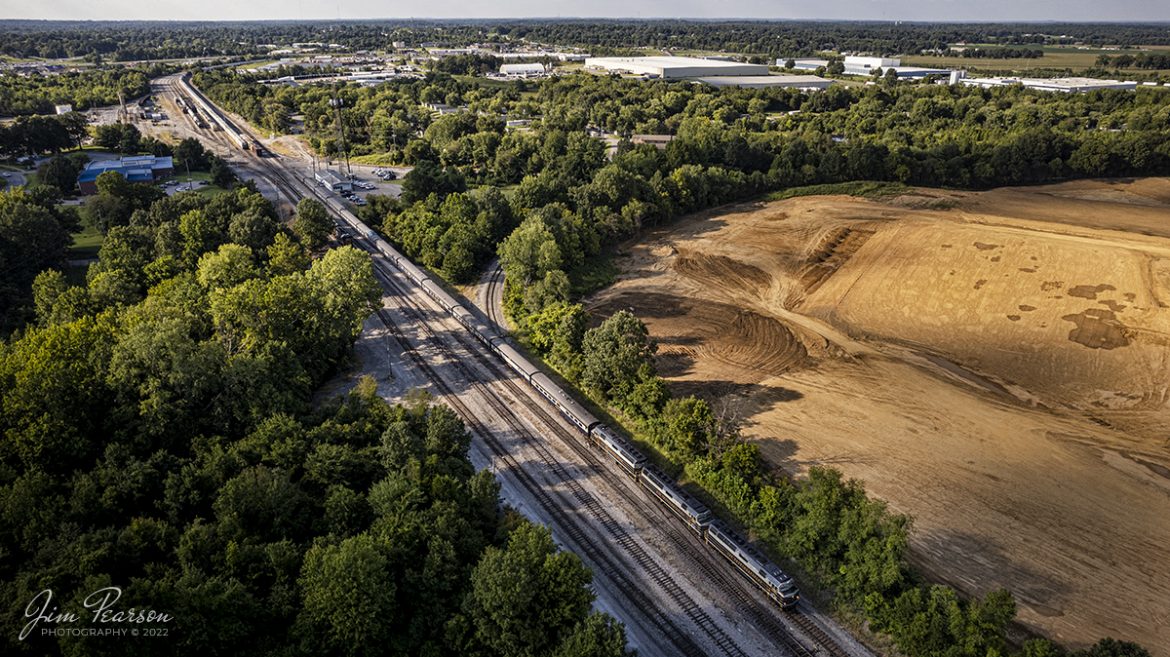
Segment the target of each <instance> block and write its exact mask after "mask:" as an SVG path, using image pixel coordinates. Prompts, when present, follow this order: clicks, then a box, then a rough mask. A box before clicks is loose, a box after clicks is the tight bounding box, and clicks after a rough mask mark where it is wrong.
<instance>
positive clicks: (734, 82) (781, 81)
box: [699, 75, 833, 91]
mask: <svg viewBox="0 0 1170 657" xmlns="http://www.w3.org/2000/svg"><path fill="white" fill-rule="evenodd" d="M699 82H703V83H706V84H709V85H711V86H712V87H741V88H743V89H766V88H768V87H782V88H785V89H801V90H803V91H820V90H821V89H828V88H829V85H831V84H833V81H832V80H828V79H825V78H822V77H820V76H817V75H718V76H709V77H702V78H699Z"/></svg>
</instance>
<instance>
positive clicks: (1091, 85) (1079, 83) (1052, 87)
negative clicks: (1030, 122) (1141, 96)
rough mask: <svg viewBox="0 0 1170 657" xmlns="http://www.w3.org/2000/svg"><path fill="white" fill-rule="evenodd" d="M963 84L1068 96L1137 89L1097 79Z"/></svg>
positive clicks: (1000, 80)
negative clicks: (1013, 87) (1017, 86)
mask: <svg viewBox="0 0 1170 657" xmlns="http://www.w3.org/2000/svg"><path fill="white" fill-rule="evenodd" d="M961 82H962V83H963V84H965V85H967V86H970V87H983V88H984V89H990V88H992V87H1010V86H1012V85H1020V86H1022V87H1024V88H1025V89H1036V90H1037V91H1054V92H1058V93H1066V94H1083V93H1088V92H1090V91H1099V90H1101V89H1120V90H1122V91H1133V90H1134V89H1137V82H1122V81H1120V80H1098V79H1096V78H1048V79H1043V78H966V79H964V80H962V81H961Z"/></svg>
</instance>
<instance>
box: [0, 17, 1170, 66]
mask: <svg viewBox="0 0 1170 657" xmlns="http://www.w3.org/2000/svg"><path fill="white" fill-rule="evenodd" d="M1037 32H1043V34H1037ZM1056 35H1066V36H1063V37H1061V36H1056ZM392 41H404V42H406V43H407V44H409V45H410V46H412V47H418V46H419V45H420V44H422V43H437V44H441V45H444V46H448V47H459V46H467V45H471V44H481V43H486V44H502V45H504V46H511V45H514V44H518V43H523V42H530V43H531V42H537V43H545V44H557V45H562V46H580V47H583V48H587V49H589V50H590V51H591V52H592V53H593V54H595V55H604V54H633V53H634V52H635V49H644V48H657V49H681V50H710V51H720V52H732V53H742V54H744V55H754V56H757V57H760V58H761V61H763V60H767V59H769V58H771V59H775V58H776V57H781V56H787V55H813V54H815V53H817V52H821V51H837V52H870V53H874V54H899V53H901V54H916V53H920V52H926V51H933V52H940V51H944V50H946V49H947V47H948V44H952V43H959V42H963V43H995V44H1002V45H1003V46H1018V45H1023V46H1029V45H1037V44H1039V45H1070V44H1074V43H1075V44H1085V45H1094V46H1102V45H1121V46H1139V45H1167V44H1170V37H1167V35H1166V31H1165V28H1164V26H1161V25H1158V24H1156V23H1152V24H1139V23H1134V24H1129V23H1124V24H1123V23H1096V24H1091V23H1045V24H1043V26H1042V27H1041V26H1038V25H1036V24H1027V23H1014V24H1013V23H978V24H975V23H931V24H926V23H918V24H915V23H895V22H885V21H856V22H855V21H823V22H822V21H815V22H810V21H699V20H663V19H656V20H628V19H623V20H620V21H617V20H605V19H589V20H580V19H562V20H547V19H531V20H504V21H500V20H466V19H465V20H402V21H394V22H386V21H346V22H339V21H313V22H281V23H277V22H269V23H264V22H259V23H239V22H236V23H233V22H216V23H211V22H191V23H184V24H183V25H174V24H171V23H157V22H149V21H138V22H102V21H95V22H70V21H53V22H30V21H3V22H0V54H6V55H10V56H13V57H46V58H61V57H87V58H89V59H91V60H95V61H96V60H101V59H109V60H114V61H130V60H141V59H159V58H180V57H216V56H226V55H237V56H239V55H260V54H263V53H265V52H267V49H268V48H267V47H266V45H265V44H275V45H278V46H288V45H291V44H292V43H296V42H302V43H304V42H322V43H336V44H340V45H341V46H343V47H345V48H347V49H349V50H380V49H385V48H387V46H388V44H389V43H390V42H392Z"/></svg>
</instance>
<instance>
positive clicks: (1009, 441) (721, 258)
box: [589, 179, 1170, 657]
mask: <svg viewBox="0 0 1170 657" xmlns="http://www.w3.org/2000/svg"><path fill="white" fill-rule="evenodd" d="M616 264H617V265H618V266H619V267H620V269H621V272H622V273H621V274H620V275H619V277H618V282H617V283H616V284H615V285H613V286H611V287H610V288H607V289H606V290H604V291H602V292H600V293H598V294H597V295H595V296H594V297H593V298H591V299H590V300H589V307H590V309H591V310H593V311H595V312H598V313H608V312H611V311H613V310H616V309H618V308H627V307H628V308H632V309H633V310H634V311H635V312H636V313H637V314H638V315H640V316H641V317H643V318H644V319H645V320H646V322H647V324H648V325H649V327H650V330H651V333H652V334H653V335H654V336H655V337H656V338H657V339H658V340H659V342H660V345H661V346H660V351H659V355H660V358H659V366H660V369H661V370H662V372H663V375H664V376H667V377H668V379H669V380H670V383H671V386H672V388H673V389H674V391H675V392H676V393H680V394H687V393H696V394H699V395H701V396H704V397H706V398H708V399H710V400H712V401H713V402H714V404H715V406H716V408H729V409H731V410H732V411H733V412H736V413H738V414H739V415H740V417H742V418H743V419H744V421H745V433H746V434H747V435H748V436H749V437H751V438H754V439H758V440H759V441H760V444H761V447H762V449H763V450H764V452H765V454H766V455H767V456H768V458H769V459H770V461H771V462H772V463H774V464H776V465H777V466H779V467H782V468H784V469H786V470H788V471H790V472H800V471H802V470H803V469H805V468H807V467H808V466H810V465H815V464H826V465H832V466H835V467H838V468H840V469H841V470H843V471H844V472H845V473H846V474H847V475H849V476H852V477H857V478H860V479H862V480H864V481H865V482H866V484H867V486H868V487H869V489H870V490H871V491H872V492H873V493H874V494H875V495H877V496H879V497H881V498H883V499H885V500H888V501H889V502H890V504H891V506H892V507H893V508H895V509H896V510H898V511H901V512H906V513H909V514H911V515H912V516H914V518H915V531H914V534H913V560H914V561H915V562H916V564H917V565H919V566H920V567H921V568H923V569H924V570H925V571H927V572H928V573H929V574H930V575H931V576H932V577H934V578H935V579H938V580H941V581H945V582H947V583H950V584H952V585H954V586H957V587H959V588H960V589H962V590H965V591H968V592H972V593H976V592H977V593H983V592H986V591H988V590H991V589H994V588H997V587H1005V588H1008V589H1009V590H1011V591H1012V592H1013V593H1014V594H1015V595H1016V598H1017V601H1018V602H1019V605H1020V617H1021V620H1022V622H1023V623H1024V624H1025V625H1027V626H1028V627H1029V628H1031V629H1033V630H1036V631H1040V632H1042V633H1044V634H1046V635H1048V636H1051V637H1053V638H1056V639H1059V640H1061V641H1065V642H1068V643H1070V644H1072V645H1082V644H1084V643H1087V642H1091V641H1094V640H1096V639H1097V638H1099V637H1101V636H1115V637H1118V638H1126V639H1130V640H1135V641H1138V642H1140V643H1142V644H1144V645H1145V646H1147V647H1148V648H1149V649H1150V650H1151V651H1152V652H1153V653H1154V654H1155V655H1158V656H1159V657H1167V656H1170V180H1166V179H1147V180H1140V181H1128V182H1100V181H1086V182H1077V183H1066V184H1061V185H1052V186H1047V187H1036V188H1027V189H1020V188H1015V189H1013V188H1005V189H999V190H993V191H990V192H983V193H967V192H949V191H939V190H908V191H907V193H905V194H902V195H900V196H895V197H886V198H882V199H865V198H853V197H846V196H803V197H798V198H792V199H788V200H782V201H774V202H766V203H764V202H761V203H755V204H744V205H740V206H736V207H732V208H730V209H723V210H722V211H719V212H712V213H708V214H705V215H700V216H696V217H693V218H690V219H687V220H685V221H682V222H680V223H678V224H675V225H674V226H671V227H670V228H667V229H662V230H659V231H656V232H653V233H651V234H649V235H647V236H646V237H645V239H643V240H641V241H639V242H638V243H636V244H631V245H627V247H626V249H625V252H624V254H623V255H622V256H621V257H619V258H618V259H617V261H616Z"/></svg>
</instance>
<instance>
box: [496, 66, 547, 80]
mask: <svg viewBox="0 0 1170 657" xmlns="http://www.w3.org/2000/svg"><path fill="white" fill-rule="evenodd" d="M546 72H547V71H546V70H545V68H544V64H503V65H501V66H500V75H507V76H508V77H513V78H527V77H532V76H536V75H544V74H545V73H546Z"/></svg>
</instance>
